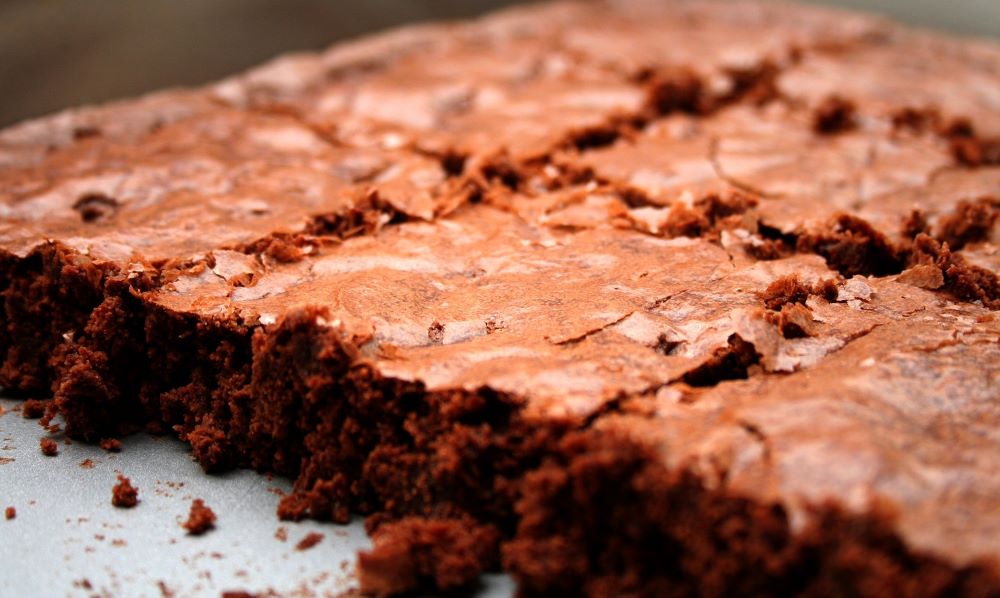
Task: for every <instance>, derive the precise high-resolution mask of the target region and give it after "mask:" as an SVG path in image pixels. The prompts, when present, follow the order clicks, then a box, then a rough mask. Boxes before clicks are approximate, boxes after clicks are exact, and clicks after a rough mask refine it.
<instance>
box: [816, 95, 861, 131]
mask: <svg viewBox="0 0 1000 598" xmlns="http://www.w3.org/2000/svg"><path fill="white" fill-rule="evenodd" d="M856 126H857V108H856V107H855V105H854V102H852V101H850V100H845V99H844V98H841V97H840V96H830V97H828V98H826V99H825V100H823V102H822V103H820V105H819V106H817V107H816V110H815V112H813V130H814V131H815V132H817V133H819V134H821V135H832V134H834V133H843V132H844V131H849V130H851V129H853V128H854V127H856Z"/></svg>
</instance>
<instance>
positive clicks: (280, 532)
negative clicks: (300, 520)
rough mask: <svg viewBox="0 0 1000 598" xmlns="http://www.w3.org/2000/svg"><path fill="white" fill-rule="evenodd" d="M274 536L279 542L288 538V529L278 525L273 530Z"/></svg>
mask: <svg viewBox="0 0 1000 598" xmlns="http://www.w3.org/2000/svg"><path fill="white" fill-rule="evenodd" d="M274 538H275V539H276V540H278V541H279V542H285V541H287V540H288V529H286V528H284V527H279V528H278V529H277V530H275V532H274Z"/></svg>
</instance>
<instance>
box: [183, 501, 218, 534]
mask: <svg viewBox="0 0 1000 598" xmlns="http://www.w3.org/2000/svg"><path fill="white" fill-rule="evenodd" d="M215 520H216V515H215V511H213V510H212V508H211V507H209V506H208V505H206V504H205V501H204V500H202V499H200V498H196V499H194V500H193V501H191V510H190V512H188V518H187V520H185V521H184V523H182V524H181V527H183V528H184V529H186V530H187V533H188V534H190V535H192V536H200V535H202V534H204V533H205V532H207V531H209V530H211V529H212V528H214V527H215Z"/></svg>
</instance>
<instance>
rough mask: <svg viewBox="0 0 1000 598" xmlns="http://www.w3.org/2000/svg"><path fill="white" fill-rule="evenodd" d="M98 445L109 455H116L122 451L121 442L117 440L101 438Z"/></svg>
mask: <svg viewBox="0 0 1000 598" xmlns="http://www.w3.org/2000/svg"><path fill="white" fill-rule="evenodd" d="M100 445H101V448H102V449H104V450H106V451H108V452H109V453H117V452H120V451H121V450H122V441H121V440H118V439H117V438H102V439H101V442H100Z"/></svg>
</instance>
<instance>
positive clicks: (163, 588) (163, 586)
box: [156, 581, 174, 598]
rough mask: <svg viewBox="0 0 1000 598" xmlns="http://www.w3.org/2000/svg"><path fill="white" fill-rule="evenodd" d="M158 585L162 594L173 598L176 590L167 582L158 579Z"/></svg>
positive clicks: (164, 596) (164, 597)
mask: <svg viewBox="0 0 1000 598" xmlns="http://www.w3.org/2000/svg"><path fill="white" fill-rule="evenodd" d="M156 587H158V588H159V589H160V596H162V597H163V598H173V596H174V591H173V590H171V589H170V588H169V587H168V586H167V584H166V582H164V581H158V582H156Z"/></svg>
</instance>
